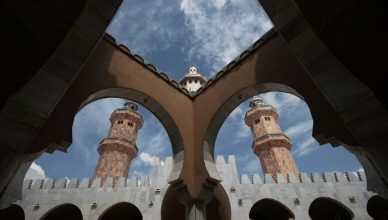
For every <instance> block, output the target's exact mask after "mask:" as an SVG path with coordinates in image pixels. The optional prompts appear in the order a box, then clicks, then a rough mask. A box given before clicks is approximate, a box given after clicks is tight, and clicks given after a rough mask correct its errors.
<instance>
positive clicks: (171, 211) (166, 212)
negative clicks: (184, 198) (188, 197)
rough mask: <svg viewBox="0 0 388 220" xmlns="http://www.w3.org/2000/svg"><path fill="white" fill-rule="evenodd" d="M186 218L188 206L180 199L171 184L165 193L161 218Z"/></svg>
mask: <svg viewBox="0 0 388 220" xmlns="http://www.w3.org/2000/svg"><path fill="white" fill-rule="evenodd" d="M185 218H186V207H185V206H184V205H183V204H182V203H180V202H179V201H178V198H177V195H176V192H175V191H174V190H173V189H172V187H171V186H170V187H169V188H168V189H167V191H166V194H165V195H164V198H163V202H162V207H161V219H162V220H169V219H177V220H181V219H182V220H184V219H185Z"/></svg>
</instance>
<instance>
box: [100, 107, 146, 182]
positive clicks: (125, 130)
mask: <svg viewBox="0 0 388 220" xmlns="http://www.w3.org/2000/svg"><path fill="white" fill-rule="evenodd" d="M110 122H111V127H110V131H109V133H108V136H107V137H106V138H104V139H103V140H102V141H101V142H100V144H99V147H98V153H99V154H100V158H99V160H98V163H97V166H96V169H95V171H94V175H93V177H94V178H96V177H99V178H101V179H102V180H105V179H106V178H107V177H113V178H114V179H117V178H119V177H125V178H127V177H128V171H129V167H130V165H131V161H132V160H133V159H134V158H135V157H136V155H137V152H138V149H137V146H136V138H137V133H138V130H139V129H140V128H141V127H142V126H143V118H142V117H141V115H140V113H139V112H138V107H137V105H136V103H134V102H127V103H125V104H124V106H123V107H122V108H118V109H116V110H115V111H114V112H113V113H112V114H111V116H110Z"/></svg>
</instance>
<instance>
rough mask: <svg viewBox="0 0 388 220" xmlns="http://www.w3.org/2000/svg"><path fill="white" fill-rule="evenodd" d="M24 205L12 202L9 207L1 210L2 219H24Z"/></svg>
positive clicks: (0, 217)
mask: <svg viewBox="0 0 388 220" xmlns="http://www.w3.org/2000/svg"><path fill="white" fill-rule="evenodd" d="M24 217H25V216H24V211H23V209H22V207H20V206H18V205H15V204H12V205H10V206H9V207H8V208H5V209H2V210H0V219H14V220H24Z"/></svg>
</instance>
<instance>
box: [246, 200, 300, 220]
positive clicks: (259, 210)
mask: <svg viewBox="0 0 388 220" xmlns="http://www.w3.org/2000/svg"><path fill="white" fill-rule="evenodd" d="M249 218H250V219H252V220H271V219H277V220H290V219H295V215H294V213H292V211H291V210H290V209H289V208H288V207H287V206H286V205H284V204H283V203H281V202H279V201H277V200H274V199H271V198H265V199H261V200H259V201H258V202H256V203H255V204H254V205H253V206H252V208H251V210H250V211H249Z"/></svg>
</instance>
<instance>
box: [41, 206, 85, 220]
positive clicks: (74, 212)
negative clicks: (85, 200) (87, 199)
mask: <svg viewBox="0 0 388 220" xmlns="http://www.w3.org/2000/svg"><path fill="white" fill-rule="evenodd" d="M70 219H71V220H82V213H81V210H80V209H79V208H78V207H77V206H75V205H73V204H70V203H66V204H62V205H59V206H57V207H55V208H53V209H51V210H50V211H48V212H47V213H46V214H45V215H43V217H42V218H41V220H70Z"/></svg>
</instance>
